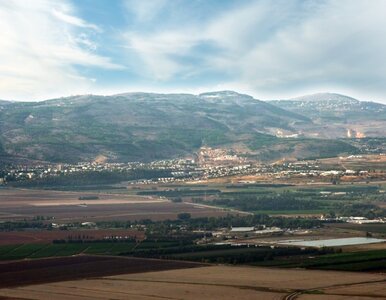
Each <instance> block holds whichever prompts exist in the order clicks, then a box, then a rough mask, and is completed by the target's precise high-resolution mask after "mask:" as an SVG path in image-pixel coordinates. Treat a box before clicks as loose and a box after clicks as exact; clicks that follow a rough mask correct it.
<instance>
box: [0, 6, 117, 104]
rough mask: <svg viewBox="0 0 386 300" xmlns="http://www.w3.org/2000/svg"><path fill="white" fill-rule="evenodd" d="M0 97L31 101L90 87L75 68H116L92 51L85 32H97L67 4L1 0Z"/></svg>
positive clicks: (95, 27) (94, 26) (88, 81)
mask: <svg viewBox="0 0 386 300" xmlns="http://www.w3.org/2000/svg"><path fill="white" fill-rule="evenodd" d="M0 28H1V38H0V98H3V99H23V100H32V99H35V98H40V99H41V98H42V97H44V98H45V97H53V96H59V95H67V94H73V93H82V92H85V91H87V90H89V89H90V87H91V86H92V84H93V82H94V81H95V80H94V79H93V78H86V77H84V76H82V75H81V74H79V72H78V71H77V66H84V67H99V68H105V69H120V68H122V67H121V66H120V65H118V64H115V63H113V62H112V61H111V60H110V59H109V58H108V57H104V56H100V55H97V54H95V53H94V51H93V50H95V49H96V47H97V46H96V44H95V43H94V42H93V41H92V40H91V39H90V38H89V36H88V33H90V34H94V33H95V31H98V32H99V31H100V29H99V28H98V27H97V26H96V25H93V24H89V23H87V22H86V21H84V20H82V19H80V18H79V17H76V16H75V15H74V8H73V7H72V6H71V5H70V4H69V3H68V2H67V1H48V0H34V1H23V0H7V1H2V2H0Z"/></svg>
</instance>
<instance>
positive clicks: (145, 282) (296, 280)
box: [0, 265, 386, 300]
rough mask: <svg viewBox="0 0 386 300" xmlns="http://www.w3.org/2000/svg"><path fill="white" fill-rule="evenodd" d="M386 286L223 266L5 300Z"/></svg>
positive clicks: (247, 295) (327, 274)
mask: <svg viewBox="0 0 386 300" xmlns="http://www.w3.org/2000/svg"><path fill="white" fill-rule="evenodd" d="M140 272H141V271H140ZM142 272H143V271H142ZM385 283H386V274H370V273H365V274H364V273H350V272H335V271H310V270H301V269H287V270H283V269H271V268H261V267H243V266H241V267H240V266H237V267H234V266H222V265H218V266H201V267H200V266H198V267H195V268H188V269H177V270H165V271H157V272H145V273H133V274H121V275H116V276H108V277H92V278H88V279H82V280H77V281H61V282H55V283H45V284H37V285H28V286H22V287H13V288H3V289H0V299H59V300H60V299H73V300H80V299H141V300H151V299H288V300H289V299H310V300H319V299H321V300H324V299H342V300H345V299H385V298H386V284H385Z"/></svg>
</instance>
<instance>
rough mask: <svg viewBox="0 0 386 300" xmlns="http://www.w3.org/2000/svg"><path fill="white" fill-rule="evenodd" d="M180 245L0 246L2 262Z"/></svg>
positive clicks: (177, 243)
mask: <svg viewBox="0 0 386 300" xmlns="http://www.w3.org/2000/svg"><path fill="white" fill-rule="evenodd" d="M180 245H181V241H152V240H144V241H138V240H137V241H136V240H127V241H94V242H91V241H87V240H85V241H82V240H74V241H68V242H64V241H61V240H59V241H58V242H56V243H46V244H43V243H40V244H31V243H28V244H18V245H5V246H0V261H10V260H18V259H35V258H49V257H64V256H72V255H80V254H98V255H124V254H135V253H136V252H142V251H145V252H146V251H148V250H150V252H152V251H157V250H158V249H163V248H172V249H176V247H179V246H180ZM134 249H135V251H134Z"/></svg>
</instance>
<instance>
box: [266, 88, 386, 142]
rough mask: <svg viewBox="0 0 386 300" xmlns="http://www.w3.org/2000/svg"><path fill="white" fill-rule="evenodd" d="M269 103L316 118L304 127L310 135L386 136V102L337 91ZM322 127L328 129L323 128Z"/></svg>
mask: <svg viewBox="0 0 386 300" xmlns="http://www.w3.org/2000/svg"><path fill="white" fill-rule="evenodd" d="M269 103H271V104H273V105H276V106H278V107H281V108H283V109H286V110H289V111H291V112H295V113H298V114H301V115H304V116H308V117H309V118H310V119H312V121H313V126H311V127H307V128H303V130H305V132H306V133H307V134H308V135H312V134H314V135H315V136H319V137H326V138H337V137H344V136H347V137H355V136H357V137H364V136H369V137H384V136H386V127H385V122H386V105H384V104H380V103H375V102H369V101H359V100H357V99H354V98H351V97H348V96H345V95H340V94H334V93H317V94H312V95H306V96H302V97H297V98H292V99H288V100H274V101H269ZM320 127H322V128H324V129H325V130H324V131H320ZM350 132H352V133H353V136H352V134H351V133H350Z"/></svg>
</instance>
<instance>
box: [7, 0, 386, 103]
mask: <svg viewBox="0 0 386 300" xmlns="http://www.w3.org/2000/svg"><path fill="white" fill-rule="evenodd" d="M90 3H91V4H92V5H90ZM385 12H386V1H384V0H372V1H365V0H339V1H337V0H335V1H332V0H322V1H316V0H308V1H304V0H290V1H288V0H277V1H268V0H266V1H264V0H255V1H249V0H243V1H230V0H213V1H204V0H192V1H184V0H173V1H166V0H146V1H136V0H121V1H118V0H117V1H87V0H85V1H71V0H62V1H59V0H57V1H48V0H34V1H23V0H7V1H2V2H0V26H1V28H2V37H1V39H0V99H1V98H3V99H25V100H29V99H35V98H40V99H42V98H48V97H51V96H59V95H70V94H77V93H111V92H125V91H129V90H130V91H132V90H147V91H154V90H162V91H165V92H167V91H174V92H175V91H190V92H191V91H197V92H200V91H203V90H214V89H235V90H239V91H241V92H247V93H251V94H253V95H254V96H256V97H257V98H262V99H268V98H272V99H273V98H287V97H292V96H295V95H300V94H303V93H310V92H322V91H330V92H340V93H346V94H349V95H351V96H354V97H358V98H362V99H368V100H376V101H384V102H386V85H385V84H384V82H385V80H386V51H385V48H386V39H385V38H384V37H385V36H386V18H385Z"/></svg>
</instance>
